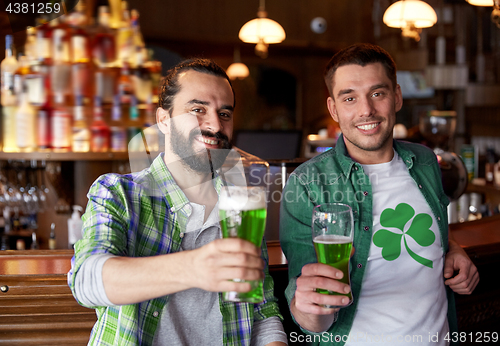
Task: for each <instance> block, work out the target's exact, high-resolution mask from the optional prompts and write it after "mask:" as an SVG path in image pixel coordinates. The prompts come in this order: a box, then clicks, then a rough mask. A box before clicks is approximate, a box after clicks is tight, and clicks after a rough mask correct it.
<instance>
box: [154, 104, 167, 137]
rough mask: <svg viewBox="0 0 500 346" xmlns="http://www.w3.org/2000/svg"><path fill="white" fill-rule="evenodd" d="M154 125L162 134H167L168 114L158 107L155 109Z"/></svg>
mask: <svg viewBox="0 0 500 346" xmlns="http://www.w3.org/2000/svg"><path fill="white" fill-rule="evenodd" d="M156 123H157V124H158V128H159V129H160V131H161V132H162V133H163V134H165V135H167V134H169V131H170V129H169V123H170V113H169V112H168V111H166V110H164V109H163V108H161V107H158V108H157V109H156Z"/></svg>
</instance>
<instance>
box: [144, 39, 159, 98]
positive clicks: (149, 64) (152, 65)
mask: <svg viewBox="0 0 500 346" xmlns="http://www.w3.org/2000/svg"><path fill="white" fill-rule="evenodd" d="M144 66H145V67H146V68H147V69H148V70H149V74H150V76H151V84H152V89H153V90H152V93H153V99H152V100H153V102H154V103H158V99H157V98H158V94H159V88H160V81H161V61H158V60H155V59H154V57H153V50H152V49H148V61H146V62H145V63H144ZM155 98H156V99H155Z"/></svg>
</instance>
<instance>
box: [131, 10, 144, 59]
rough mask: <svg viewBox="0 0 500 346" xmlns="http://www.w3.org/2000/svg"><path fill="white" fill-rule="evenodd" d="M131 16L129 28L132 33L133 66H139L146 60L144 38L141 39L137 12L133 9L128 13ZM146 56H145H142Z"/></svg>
mask: <svg viewBox="0 0 500 346" xmlns="http://www.w3.org/2000/svg"><path fill="white" fill-rule="evenodd" d="M130 14H131V16H132V19H131V26H132V31H133V45H134V51H133V52H132V53H133V62H132V63H133V64H134V66H140V65H141V62H142V61H144V60H146V59H147V51H146V50H145V47H146V45H145V43H144V38H143V37H142V33H141V28H140V26H139V11H137V10H135V9H133V10H132V11H130ZM144 54H146V55H144Z"/></svg>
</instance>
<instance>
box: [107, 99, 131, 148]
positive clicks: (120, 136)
mask: <svg viewBox="0 0 500 346" xmlns="http://www.w3.org/2000/svg"><path fill="white" fill-rule="evenodd" d="M109 128H110V131H111V151H113V152H123V151H127V130H126V129H125V126H123V119H122V106H121V103H120V95H116V96H115V99H114V102H113V109H112V111H111V123H110V127H109Z"/></svg>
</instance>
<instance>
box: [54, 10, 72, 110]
mask: <svg viewBox="0 0 500 346" xmlns="http://www.w3.org/2000/svg"><path fill="white" fill-rule="evenodd" d="M51 23H52V61H53V63H52V66H51V67H50V85H51V87H52V91H53V93H54V94H56V95H58V97H61V98H63V99H61V103H64V104H66V103H67V102H68V101H69V96H70V93H71V64H70V56H69V41H70V40H69V28H68V26H67V25H66V24H65V23H63V22H61V21H60V19H59V18H55V19H53V20H52V22H51Z"/></svg>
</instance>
